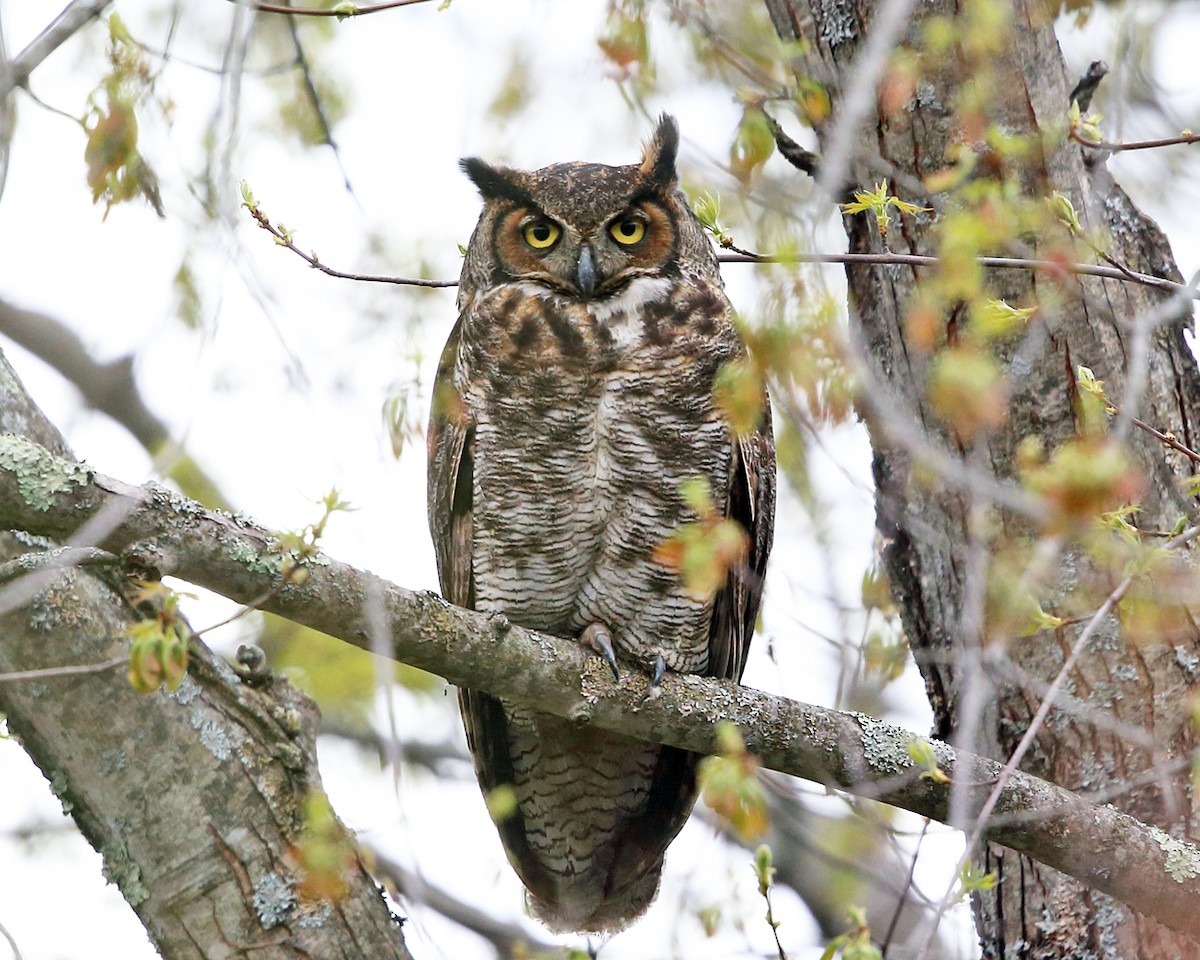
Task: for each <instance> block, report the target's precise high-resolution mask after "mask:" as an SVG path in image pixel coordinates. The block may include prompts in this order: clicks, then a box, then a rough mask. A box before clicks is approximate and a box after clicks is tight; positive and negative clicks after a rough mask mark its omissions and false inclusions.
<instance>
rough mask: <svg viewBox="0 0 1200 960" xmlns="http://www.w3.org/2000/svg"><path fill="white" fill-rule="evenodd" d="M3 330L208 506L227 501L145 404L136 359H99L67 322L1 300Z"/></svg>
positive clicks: (0, 319)
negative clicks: (138, 378) (52, 369)
mask: <svg viewBox="0 0 1200 960" xmlns="http://www.w3.org/2000/svg"><path fill="white" fill-rule="evenodd" d="M0 334H3V335H4V336H6V337H8V338H9V339H10V340H12V341H13V342H14V343H16V344H18V345H20V346H21V347H24V348H25V349H26V350H28V351H29V352H30V353H32V354H33V355H34V356H35V357H37V358H38V359H39V360H41V361H42V362H43V363H46V364H49V365H50V366H51V367H53V368H54V369H55V370H57V371H58V372H59V374H61V375H62V376H63V377H64V378H65V379H66V380H67V381H68V382H69V383H70V384H71V385H72V386H73V387H75V389H76V390H78V391H79V392H80V393H81V394H82V395H83V399H84V401H85V402H86V403H87V405H88V406H89V407H91V408H92V409H93V410H98V411H100V412H101V413H104V414H106V415H108V416H110V417H112V418H113V420H115V421H116V422H117V423H119V424H120V425H121V426H123V427H124V428H125V429H126V430H128V431H129V432H130V434H132V435H133V438H134V439H135V440H137V442H138V443H140V444H141V445H142V447H144V448H145V450H146V451H147V452H148V453H149V454H150V455H151V456H152V457H154V458H155V459H156V460H157V461H158V462H159V464H160V466H161V467H162V469H163V471H164V473H165V474H166V475H167V476H169V477H170V478H171V479H172V480H174V481H175V482H176V483H178V484H179V485H180V486H181V487H182V488H183V489H185V490H187V491H188V493H189V494H191V495H192V496H193V497H196V498H197V499H199V500H202V501H203V502H204V503H205V504H207V505H208V506H213V507H221V508H223V509H224V508H228V506H229V502H228V501H227V500H226V499H225V496H224V494H223V493H221V490H220V487H218V485H217V483H216V481H215V480H213V479H212V478H211V477H210V476H209V475H208V474H207V473H205V471H204V470H203V468H202V467H201V466H200V465H199V464H198V463H197V462H196V461H195V460H194V459H193V458H192V456H191V455H190V454H189V453H188V452H187V451H186V450H184V449H183V447H181V446H180V445H178V444H177V443H175V441H174V440H172V439H171V431H170V428H168V426H167V424H166V423H165V422H163V420H162V419H160V418H159V417H158V416H157V415H156V414H155V413H154V411H153V410H151V409H150V408H149V407H148V406H146V403H145V401H144V400H143V399H142V394H141V391H139V390H138V386H137V381H136V379H135V378H134V375H133V364H134V358H133V357H132V356H124V357H119V358H118V359H116V360H112V361H110V362H108V363H101V362H99V361H98V360H96V359H95V358H94V357H93V356H92V355H91V354H90V353H89V352H88V349H87V347H86V346H85V345H84V342H83V340H82V339H81V338H80V337H79V335H78V334H77V333H75V331H74V330H72V329H71V328H70V327H68V326H67V325H66V324H64V323H62V322H61V321H59V320H57V319H55V318H54V317H51V316H48V315H47V314H44V313H40V312H39V311H36V310H25V309H22V308H21V307H18V306H15V305H14V304H11V303H8V302H7V301H5V300H3V299H0Z"/></svg>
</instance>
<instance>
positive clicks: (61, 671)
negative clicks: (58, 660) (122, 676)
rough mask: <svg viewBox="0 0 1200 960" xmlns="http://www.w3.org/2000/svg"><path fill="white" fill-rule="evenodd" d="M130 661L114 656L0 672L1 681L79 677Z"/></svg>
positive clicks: (114, 667) (101, 671) (123, 664)
mask: <svg viewBox="0 0 1200 960" xmlns="http://www.w3.org/2000/svg"><path fill="white" fill-rule="evenodd" d="M128 663H129V658H128V657H113V658H112V659H111V660H104V661H102V662H100V663H80V664H71V665H68V666H65V667H46V668H45V669H43V670H15V671H13V672H12V673H0V683H16V682H17V681H19V680H50V679H52V678H54V677H77V676H80V675H83V674H89V673H105V672H106V671H108V670H115V669H116V668H117V667H123V666H125V665H126V664H128Z"/></svg>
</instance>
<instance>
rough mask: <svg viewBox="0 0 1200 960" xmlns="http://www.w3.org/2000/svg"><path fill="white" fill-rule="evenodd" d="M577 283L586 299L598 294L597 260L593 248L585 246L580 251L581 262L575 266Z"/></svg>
mask: <svg viewBox="0 0 1200 960" xmlns="http://www.w3.org/2000/svg"><path fill="white" fill-rule="evenodd" d="M575 282H576V283H577V284H578V285H579V289H580V291H581V292H582V293H583V295H584V296H585V297H590V296H591V295H592V294H593V293H595V292H596V260H595V257H593V256H592V248H591V246H589V245H588V244H586V243H585V244H584V245H583V246H582V247H580V249H579V262H578V263H577V264H576V265H575Z"/></svg>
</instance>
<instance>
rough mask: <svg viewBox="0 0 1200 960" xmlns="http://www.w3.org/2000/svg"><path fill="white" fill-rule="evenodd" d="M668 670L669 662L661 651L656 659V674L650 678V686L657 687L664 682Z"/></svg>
mask: <svg viewBox="0 0 1200 960" xmlns="http://www.w3.org/2000/svg"><path fill="white" fill-rule="evenodd" d="M666 672H667V663H666V661H665V660H663V656H662V654H661V653H660V654H659V655H658V656H657V657H656V658H655V660H654V676H653V677H651V678H650V686H651V687H652V688H654V689H657V688H658V686H659V685H660V684H661V683H662V678H663V674H664V673H666Z"/></svg>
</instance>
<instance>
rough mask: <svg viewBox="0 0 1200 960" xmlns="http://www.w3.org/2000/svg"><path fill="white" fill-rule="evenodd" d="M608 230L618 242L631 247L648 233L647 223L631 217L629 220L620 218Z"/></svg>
mask: <svg viewBox="0 0 1200 960" xmlns="http://www.w3.org/2000/svg"><path fill="white" fill-rule="evenodd" d="M608 232H609V233H611V234H612V236H613V239H614V240H616V241H617V243H623V244H624V245H625V246H627V247H631V246H633V245H634V244H635V243H640V242H641V240H642V237H644V236H645V235H646V225H645V224H644V223H642V221H641V220H634V219H633V218H632V217H631V218H630V219H628V220H618V221H617V222H616V223H614V224H613V225H612V226H611V227H609V228H608Z"/></svg>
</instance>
